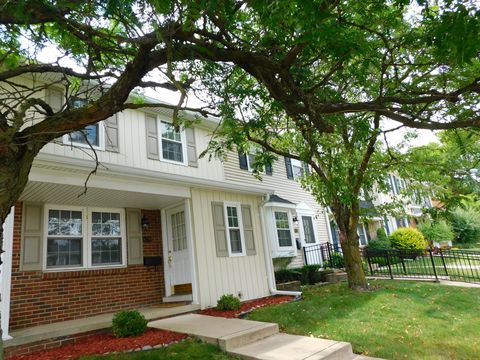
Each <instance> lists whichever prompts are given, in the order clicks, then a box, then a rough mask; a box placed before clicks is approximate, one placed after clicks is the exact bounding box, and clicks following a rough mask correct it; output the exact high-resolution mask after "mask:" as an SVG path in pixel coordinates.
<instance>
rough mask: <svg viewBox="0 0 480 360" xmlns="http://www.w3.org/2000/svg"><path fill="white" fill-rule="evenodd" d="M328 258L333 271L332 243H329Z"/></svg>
mask: <svg viewBox="0 0 480 360" xmlns="http://www.w3.org/2000/svg"><path fill="white" fill-rule="evenodd" d="M327 251H328V258H329V259H330V268H331V269H333V259H332V249H331V245H330V243H327Z"/></svg>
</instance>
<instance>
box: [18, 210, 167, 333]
mask: <svg viewBox="0 0 480 360" xmlns="http://www.w3.org/2000/svg"><path fill="white" fill-rule="evenodd" d="M142 216H145V217H146V218H147V219H148V221H149V223H150V226H149V228H148V230H147V231H144V236H146V237H148V239H149V242H144V249H143V250H144V255H147V256H148V255H162V232H161V222H160V211H156V210H142ZM21 221H22V204H21V203H18V204H16V206H15V223H14V236H13V259H12V289H11V303H10V329H11V330H15V329H21V328H25V327H30V326H34V325H40V324H47V323H52V322H59V321H65V320H72V319H78V318H82V317H88V316H93V315H98V314H102V313H108V312H114V311H117V310H120V309H125V308H132V307H140V306H146V305H152V304H155V303H160V302H161V301H162V297H163V296H164V294H165V286H164V285H165V283H164V279H163V274H164V273H163V267H162V266H160V267H158V268H154V267H145V266H143V265H133V266H128V267H127V268H121V269H106V270H100V269H98V270H81V271H72V272H53V273H52V272H49V273H43V272H41V271H23V272H22V271H20V269H19V265H20V245H21Z"/></svg>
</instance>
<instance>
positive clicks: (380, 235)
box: [377, 227, 390, 243]
mask: <svg viewBox="0 0 480 360" xmlns="http://www.w3.org/2000/svg"><path fill="white" fill-rule="evenodd" d="M377 240H378V241H388V236H387V232H386V231H385V229H384V228H383V227H379V228H378V229H377ZM388 243H390V241H388Z"/></svg>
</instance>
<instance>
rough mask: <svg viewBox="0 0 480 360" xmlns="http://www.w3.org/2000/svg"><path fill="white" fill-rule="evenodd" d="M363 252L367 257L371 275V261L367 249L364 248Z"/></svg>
mask: <svg viewBox="0 0 480 360" xmlns="http://www.w3.org/2000/svg"><path fill="white" fill-rule="evenodd" d="M364 254H365V256H366V257H367V262H368V268H369V269H370V275H372V276H373V269H372V262H371V261H370V254H369V253H368V250H366V251H365V252H364Z"/></svg>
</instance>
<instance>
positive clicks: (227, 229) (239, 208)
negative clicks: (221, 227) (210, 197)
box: [223, 201, 247, 257]
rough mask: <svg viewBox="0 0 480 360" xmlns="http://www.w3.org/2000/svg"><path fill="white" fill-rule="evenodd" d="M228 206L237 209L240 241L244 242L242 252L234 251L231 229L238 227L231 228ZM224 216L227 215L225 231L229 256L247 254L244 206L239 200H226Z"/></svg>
mask: <svg viewBox="0 0 480 360" xmlns="http://www.w3.org/2000/svg"><path fill="white" fill-rule="evenodd" d="M227 207H234V208H236V209H237V217H238V228H239V229H240V243H241V244H242V252H241V253H232V244H231V242H230V229H236V228H231V227H230V226H229V225H228V212H227ZM223 214H224V215H223V216H224V217H225V232H226V235H227V249H228V256H229V257H238V256H246V255H247V251H246V249H245V236H244V233H243V218H242V206H241V204H240V203H239V202H231V201H225V202H224V203H223Z"/></svg>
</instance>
